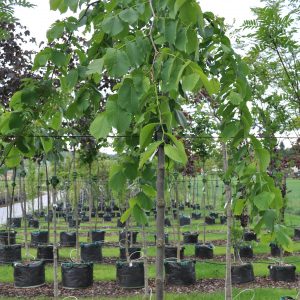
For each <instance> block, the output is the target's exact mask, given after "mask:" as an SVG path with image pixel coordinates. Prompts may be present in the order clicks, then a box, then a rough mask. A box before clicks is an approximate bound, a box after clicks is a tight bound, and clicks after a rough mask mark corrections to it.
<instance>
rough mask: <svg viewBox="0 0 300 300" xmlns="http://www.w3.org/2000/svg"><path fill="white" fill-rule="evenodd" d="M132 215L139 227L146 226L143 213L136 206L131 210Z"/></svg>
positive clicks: (146, 220) (145, 217)
mask: <svg viewBox="0 0 300 300" xmlns="http://www.w3.org/2000/svg"><path fill="white" fill-rule="evenodd" d="M132 214H133V216H134V218H135V220H136V222H137V223H138V224H139V225H146V224H147V222H148V219H147V216H146V214H145V212H144V211H143V210H142V209H141V208H140V207H139V206H138V205H135V206H134V207H133V209H132Z"/></svg>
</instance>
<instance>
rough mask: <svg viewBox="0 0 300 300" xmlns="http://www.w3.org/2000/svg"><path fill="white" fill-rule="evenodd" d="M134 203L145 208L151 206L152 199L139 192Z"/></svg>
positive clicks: (150, 207)
mask: <svg viewBox="0 0 300 300" xmlns="http://www.w3.org/2000/svg"><path fill="white" fill-rule="evenodd" d="M136 199H137V201H136V203H137V204H138V205H139V206H140V207H141V208H142V209H145V210H150V209H152V208H153V201H152V200H151V199H150V198H149V197H148V196H147V195H146V194H145V193H143V192H139V193H138V194H137V196H136Z"/></svg>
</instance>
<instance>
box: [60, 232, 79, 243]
mask: <svg viewBox="0 0 300 300" xmlns="http://www.w3.org/2000/svg"><path fill="white" fill-rule="evenodd" d="M60 245H61V246H62V247H75V246H76V232H65V231H62V232H61V233H60Z"/></svg>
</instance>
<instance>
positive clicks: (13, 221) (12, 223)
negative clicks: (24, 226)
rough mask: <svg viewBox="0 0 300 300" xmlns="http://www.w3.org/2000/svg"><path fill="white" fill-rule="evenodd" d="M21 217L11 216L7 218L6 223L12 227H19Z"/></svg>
mask: <svg viewBox="0 0 300 300" xmlns="http://www.w3.org/2000/svg"><path fill="white" fill-rule="evenodd" d="M21 222H22V218H11V219H8V224H10V226H11V227H14V228H21Z"/></svg>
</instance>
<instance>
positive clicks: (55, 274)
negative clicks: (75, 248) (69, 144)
mask: <svg viewBox="0 0 300 300" xmlns="http://www.w3.org/2000/svg"><path fill="white" fill-rule="evenodd" d="M54 176H55V177H56V161H55V162H54ZM48 189H49V186H48ZM56 193H57V191H56V185H53V190H52V203H53V236H54V238H53V295H54V299H55V300H56V299H58V257H57V228H56V223H57V222H56V208H57V205H56V195H57V194H56ZM49 235H50V234H49Z"/></svg>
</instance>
